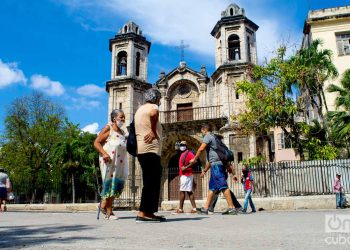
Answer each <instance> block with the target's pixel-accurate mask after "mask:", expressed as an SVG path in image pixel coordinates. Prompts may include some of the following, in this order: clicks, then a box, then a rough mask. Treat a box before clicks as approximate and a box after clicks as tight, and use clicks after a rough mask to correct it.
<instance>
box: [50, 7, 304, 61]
mask: <svg viewBox="0 0 350 250" xmlns="http://www.w3.org/2000/svg"><path fill="white" fill-rule="evenodd" d="M56 1H58V2H60V3H63V4H64V5H66V6H68V7H69V8H70V9H71V10H73V11H76V12H79V15H82V13H84V14H83V15H85V19H86V20H88V21H90V22H92V23H94V24H95V26H103V29H105V27H106V23H109V26H110V30H111V31H114V32H117V31H118V30H119V29H120V28H121V25H120V23H119V24H118V22H117V20H116V17H119V18H120V17H122V18H123V19H124V20H132V21H134V22H136V23H137V24H138V25H139V26H140V28H141V30H143V32H144V33H145V34H146V35H147V37H148V38H150V39H151V41H152V42H156V43H160V44H163V45H170V46H176V45H179V42H180V40H182V39H183V40H185V43H186V44H189V45H190V48H189V49H190V50H192V51H195V52H198V53H200V54H203V55H206V56H211V57H212V58H213V60H214V53H215V51H214V38H213V37H212V36H211V35H210V32H211V30H212V28H213V27H214V25H215V24H216V22H217V21H218V20H220V18H221V12H222V11H223V10H225V9H226V7H227V6H228V5H229V4H230V3H232V0H221V1H213V0H191V1H188V0H177V1H173V0H147V1H145V0H133V1H128V2H125V1H123V0H56ZM234 2H235V3H237V4H238V5H239V6H241V7H243V8H245V10H246V16H247V17H248V18H249V19H250V20H252V21H254V22H255V23H256V24H258V25H259V27H260V28H259V30H258V33H257V47H258V58H259V61H262V59H264V58H265V57H267V58H269V57H271V52H272V51H274V50H275V49H276V48H277V47H278V46H279V45H280V44H281V42H285V40H286V37H285V36H286V35H287V36H289V37H290V36H292V37H291V38H290V39H289V40H290V41H293V42H294V41H296V40H299V38H300V37H301V35H299V33H298V34H297V32H296V31H295V30H294V31H292V30H291V28H292V27H291V25H290V24H288V22H286V21H285V20H282V19H283V16H282V15H281V14H280V13H276V12H275V13H273V12H272V11H271V10H272V9H274V7H273V4H274V3H273V1H269V2H267V1H262V0H259V1H251V2H250V1H248V2H247V1H243V0H236V1H234ZM92 7H93V8H92ZM94 9H95V11H93V10H94ZM101 10H103V11H101ZM266 13H269V16H268V17H266ZM101 20H103V21H101ZM80 22H81V20H80ZM117 24H118V26H116V25H117ZM90 26H91V25H90ZM95 29H96V30H98V27H95ZM300 33H301V31H300ZM297 38H298V39H297ZM213 63H214V62H213Z"/></svg>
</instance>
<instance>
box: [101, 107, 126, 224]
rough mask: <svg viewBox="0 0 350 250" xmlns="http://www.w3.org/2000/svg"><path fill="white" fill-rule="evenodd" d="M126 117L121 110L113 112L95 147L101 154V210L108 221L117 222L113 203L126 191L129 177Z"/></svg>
mask: <svg viewBox="0 0 350 250" xmlns="http://www.w3.org/2000/svg"><path fill="white" fill-rule="evenodd" d="M124 122H125V115H124V112H123V111H122V110H120V109H115V110H113V111H112V112H111V122H110V123H109V124H107V125H106V126H105V127H104V128H103V129H102V130H101V132H100V133H99V135H98V136H97V138H96V139H95V142H94V146H95V148H96V150H97V151H98V152H99V154H100V156H99V164H100V171H101V176H102V183H103V184H102V193H101V199H102V201H101V204H100V208H101V211H102V213H103V214H104V215H105V218H106V219H109V220H117V219H118V217H117V216H116V215H115V214H114V213H113V201H114V199H115V198H119V196H120V195H121V194H122V192H123V190H124V183H125V180H126V178H127V177H128V154H127V151H126V136H125V132H124V130H123V129H122V128H123V127H124Z"/></svg>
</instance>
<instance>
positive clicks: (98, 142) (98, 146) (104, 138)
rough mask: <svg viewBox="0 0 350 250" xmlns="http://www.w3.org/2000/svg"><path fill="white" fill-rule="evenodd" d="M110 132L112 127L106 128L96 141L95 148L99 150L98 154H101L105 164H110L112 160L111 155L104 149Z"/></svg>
mask: <svg viewBox="0 0 350 250" xmlns="http://www.w3.org/2000/svg"><path fill="white" fill-rule="evenodd" d="M109 130H110V127H109V126H105V127H104V128H103V129H102V130H101V132H100V133H99V135H98V136H97V137H96V139H95V141H94V147H95V149H96V150H97V152H99V153H100V154H101V155H102V157H103V160H104V161H105V162H108V161H110V160H111V157H110V155H109V154H108V153H107V152H106V151H105V150H104V149H103V144H105V143H106V141H107V138H108V136H109Z"/></svg>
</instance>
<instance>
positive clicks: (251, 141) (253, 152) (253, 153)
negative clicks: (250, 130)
mask: <svg viewBox="0 0 350 250" xmlns="http://www.w3.org/2000/svg"><path fill="white" fill-rule="evenodd" d="M255 156H256V136H255V135H250V136H249V158H252V157H255Z"/></svg>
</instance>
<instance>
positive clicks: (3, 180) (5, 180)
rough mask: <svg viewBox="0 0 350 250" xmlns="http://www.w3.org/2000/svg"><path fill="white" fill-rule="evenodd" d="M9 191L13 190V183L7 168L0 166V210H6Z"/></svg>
mask: <svg viewBox="0 0 350 250" xmlns="http://www.w3.org/2000/svg"><path fill="white" fill-rule="evenodd" d="M8 192H12V185H11V181H10V178H9V176H8V175H7V173H6V172H5V169H3V168H0V211H1V212H6V211H7V207H6V201H7V196H8Z"/></svg>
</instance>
